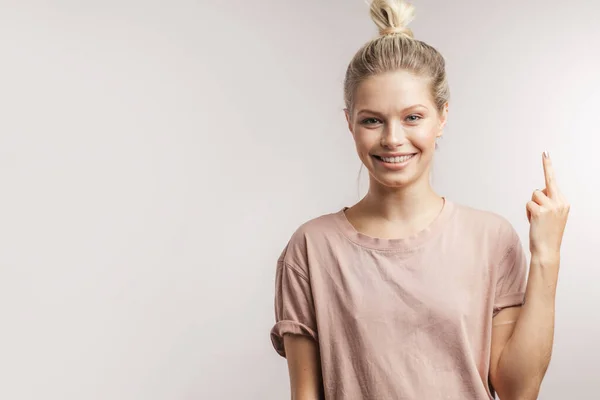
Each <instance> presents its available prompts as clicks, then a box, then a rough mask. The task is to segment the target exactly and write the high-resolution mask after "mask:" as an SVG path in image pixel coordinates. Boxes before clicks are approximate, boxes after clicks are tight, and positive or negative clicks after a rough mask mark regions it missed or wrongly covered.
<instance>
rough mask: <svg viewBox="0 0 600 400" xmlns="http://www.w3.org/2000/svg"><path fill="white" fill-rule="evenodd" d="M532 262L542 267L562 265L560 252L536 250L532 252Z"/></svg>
mask: <svg viewBox="0 0 600 400" xmlns="http://www.w3.org/2000/svg"><path fill="white" fill-rule="evenodd" d="M531 262H532V263H536V264H539V265H540V266H542V267H553V266H558V265H559V264H560V250H558V251H556V250H534V251H532V252H531Z"/></svg>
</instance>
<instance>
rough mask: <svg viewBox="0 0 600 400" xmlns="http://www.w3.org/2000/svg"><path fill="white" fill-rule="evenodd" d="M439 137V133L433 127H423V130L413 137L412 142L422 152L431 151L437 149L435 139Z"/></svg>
mask: <svg viewBox="0 0 600 400" xmlns="http://www.w3.org/2000/svg"><path fill="white" fill-rule="evenodd" d="M436 135H437V131H436V130H435V129H433V128H431V127H423V129H419V130H418V131H416V132H414V135H413V136H412V142H413V144H414V145H415V146H417V147H418V148H419V149H420V150H421V151H423V152H425V151H429V150H431V149H433V148H435V138H436Z"/></svg>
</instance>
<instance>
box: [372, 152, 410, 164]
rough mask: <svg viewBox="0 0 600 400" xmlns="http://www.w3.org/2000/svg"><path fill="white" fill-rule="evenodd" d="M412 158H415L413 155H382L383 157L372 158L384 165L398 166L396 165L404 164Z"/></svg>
mask: <svg viewBox="0 0 600 400" xmlns="http://www.w3.org/2000/svg"><path fill="white" fill-rule="evenodd" d="M414 156H415V153H412V154H404V155H383V156H378V155H375V156H374V157H375V158H377V159H378V160H379V161H383V162H385V163H391V164H398V163H404V162H406V161H408V160H410V159H411V158H413V157H414Z"/></svg>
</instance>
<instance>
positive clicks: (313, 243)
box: [279, 211, 341, 270]
mask: <svg viewBox="0 0 600 400" xmlns="http://www.w3.org/2000/svg"><path fill="white" fill-rule="evenodd" d="M340 212H341V211H338V212H334V213H329V214H323V215H320V216H318V217H316V218H313V219H310V220H308V221H306V222H304V223H303V224H302V225H300V226H299V227H298V228H297V229H296V230H295V231H294V232H293V234H292V235H291V237H290V239H289V241H288V243H287V245H286V246H285V248H284V250H283V252H282V253H281V256H280V257H279V263H280V264H284V263H285V264H288V265H291V266H293V267H296V268H299V269H302V270H305V269H307V268H308V265H307V258H308V253H309V252H310V251H311V249H315V248H320V247H322V245H323V244H325V243H328V241H330V240H331V239H332V238H333V237H336V236H338V235H339V234H340V233H339V229H338V221H337V220H338V218H339V217H340V215H339V213H340Z"/></svg>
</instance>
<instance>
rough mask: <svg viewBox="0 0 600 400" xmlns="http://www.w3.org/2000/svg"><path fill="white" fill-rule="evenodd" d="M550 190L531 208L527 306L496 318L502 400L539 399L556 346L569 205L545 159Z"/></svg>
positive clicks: (493, 364)
mask: <svg viewBox="0 0 600 400" xmlns="http://www.w3.org/2000/svg"><path fill="white" fill-rule="evenodd" d="M543 164H544V175H545V179H546V188H545V189H544V190H536V191H535V192H534V193H533V196H532V200H531V201H530V202H529V203H527V216H528V219H529V222H530V230H529V247H530V250H531V264H530V269H529V278H528V281H527V289H526V292H525V304H524V305H523V306H521V307H515V308H508V309H505V310H503V311H501V312H500V313H498V315H496V317H494V322H493V325H494V327H493V330H492V348H491V360H490V380H491V382H492V385H493V386H494V388H495V389H496V391H497V392H498V395H499V396H500V398H501V399H502V400H535V399H537V397H538V393H539V389H540V385H541V383H542V379H543V378H544V375H545V373H546V370H547V369H548V365H549V363H550V357H551V354H552V345H553V341H554V310H555V307H554V305H555V298H556V285H557V281H558V270H559V266H560V246H561V243H562V237H563V233H564V229H565V226H566V223H567V218H568V214H569V204H568V203H567V201H566V199H565V198H564V196H563V195H562V194H561V193H560V191H559V189H558V186H557V184H556V179H555V176H554V170H553V168H552V163H551V160H550V158H549V156H547V153H545V154H544V157H543Z"/></svg>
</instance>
